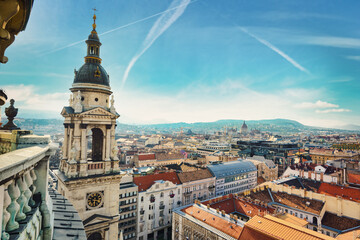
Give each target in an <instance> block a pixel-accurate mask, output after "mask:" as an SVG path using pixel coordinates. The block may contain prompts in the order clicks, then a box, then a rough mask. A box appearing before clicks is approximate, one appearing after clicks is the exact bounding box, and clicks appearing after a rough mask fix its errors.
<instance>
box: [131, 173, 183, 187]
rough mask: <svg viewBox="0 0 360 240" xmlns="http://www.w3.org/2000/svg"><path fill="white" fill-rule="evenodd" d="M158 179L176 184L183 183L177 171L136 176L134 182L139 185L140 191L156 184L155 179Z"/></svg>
mask: <svg viewBox="0 0 360 240" xmlns="http://www.w3.org/2000/svg"><path fill="white" fill-rule="evenodd" d="M158 180H164V181H170V182H172V183H174V184H176V185H179V184H181V182H180V180H179V178H178V176H177V175H176V173H175V172H166V173H159V174H151V175H146V176H140V177H134V183H135V184H136V185H137V186H138V187H139V192H143V191H146V190H147V189H149V188H150V187H151V186H152V185H153V184H154V182H155V181H158Z"/></svg>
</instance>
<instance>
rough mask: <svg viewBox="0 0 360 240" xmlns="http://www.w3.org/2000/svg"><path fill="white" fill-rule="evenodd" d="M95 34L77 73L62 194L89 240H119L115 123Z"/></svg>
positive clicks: (61, 178) (69, 108) (67, 124)
mask: <svg viewBox="0 0 360 240" xmlns="http://www.w3.org/2000/svg"><path fill="white" fill-rule="evenodd" d="M93 19H94V23H93V29H92V31H91V33H90V35H89V37H88V39H87V40H86V45H87V55H86V56H85V63H84V65H83V66H82V67H81V68H80V69H79V70H75V77H74V82H73V84H72V87H71V88H70V91H71V94H70V99H69V106H66V107H64V108H63V110H62V111H61V115H62V116H63V117H64V118H65V120H64V128H65V130H64V141H63V146H62V154H63V157H62V160H61V163H60V168H59V171H57V173H56V174H57V176H58V179H59V181H58V190H59V192H60V193H62V194H63V195H65V197H67V198H68V199H69V200H70V201H71V202H72V203H73V205H74V207H75V208H76V210H77V211H78V212H79V214H80V217H81V218H82V220H83V223H84V226H85V230H86V233H87V235H88V239H117V238H118V226H117V221H118V218H119V215H118V213H119V207H118V206H119V194H116V193H118V192H119V186H120V180H121V176H120V174H119V159H118V157H117V152H118V149H117V146H116V143H115V127H116V119H117V118H118V117H119V114H118V113H117V112H116V111H115V107H114V97H113V95H112V92H111V88H110V84H109V75H108V74H107V72H106V71H105V69H104V68H103V67H102V66H101V61H102V59H101V58H100V46H101V42H100V40H99V36H98V34H97V32H96V23H95V20H96V15H95V14H94V17H93Z"/></svg>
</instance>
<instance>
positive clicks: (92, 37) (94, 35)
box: [88, 32, 100, 42]
mask: <svg viewBox="0 0 360 240" xmlns="http://www.w3.org/2000/svg"><path fill="white" fill-rule="evenodd" d="M88 40H92V41H98V42H99V41H100V39H99V36H98V35H97V33H96V32H91V33H90V35H89V37H88Z"/></svg>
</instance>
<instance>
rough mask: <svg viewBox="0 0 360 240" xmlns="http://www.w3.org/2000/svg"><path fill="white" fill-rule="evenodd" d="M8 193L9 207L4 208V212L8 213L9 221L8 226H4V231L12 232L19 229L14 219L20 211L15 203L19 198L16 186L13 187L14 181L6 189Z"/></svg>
mask: <svg viewBox="0 0 360 240" xmlns="http://www.w3.org/2000/svg"><path fill="white" fill-rule="evenodd" d="M8 193H9V195H10V198H11V203H10V205H9V206H8V207H7V208H6V210H7V211H8V212H9V213H10V219H9V222H8V224H7V225H6V231H8V232H9V231H13V230H15V229H18V228H19V223H18V222H17V221H16V220H15V217H16V215H17V213H18V211H19V209H20V206H19V204H18V203H17V201H16V200H17V199H18V197H19V196H20V190H19V188H18V187H17V186H15V181H13V182H12V183H11V184H10V185H9V187H8Z"/></svg>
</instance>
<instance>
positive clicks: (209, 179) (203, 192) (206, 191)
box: [177, 169, 215, 205]
mask: <svg viewBox="0 0 360 240" xmlns="http://www.w3.org/2000/svg"><path fill="white" fill-rule="evenodd" d="M177 175H178V177H179V180H180V182H181V184H182V202H183V204H184V205H187V204H190V203H194V202H195V200H196V199H198V200H205V199H208V198H213V197H215V177H214V176H213V175H212V174H211V172H210V171H209V170H208V169H200V170H195V171H190V172H182V173H178V174H177Z"/></svg>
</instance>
